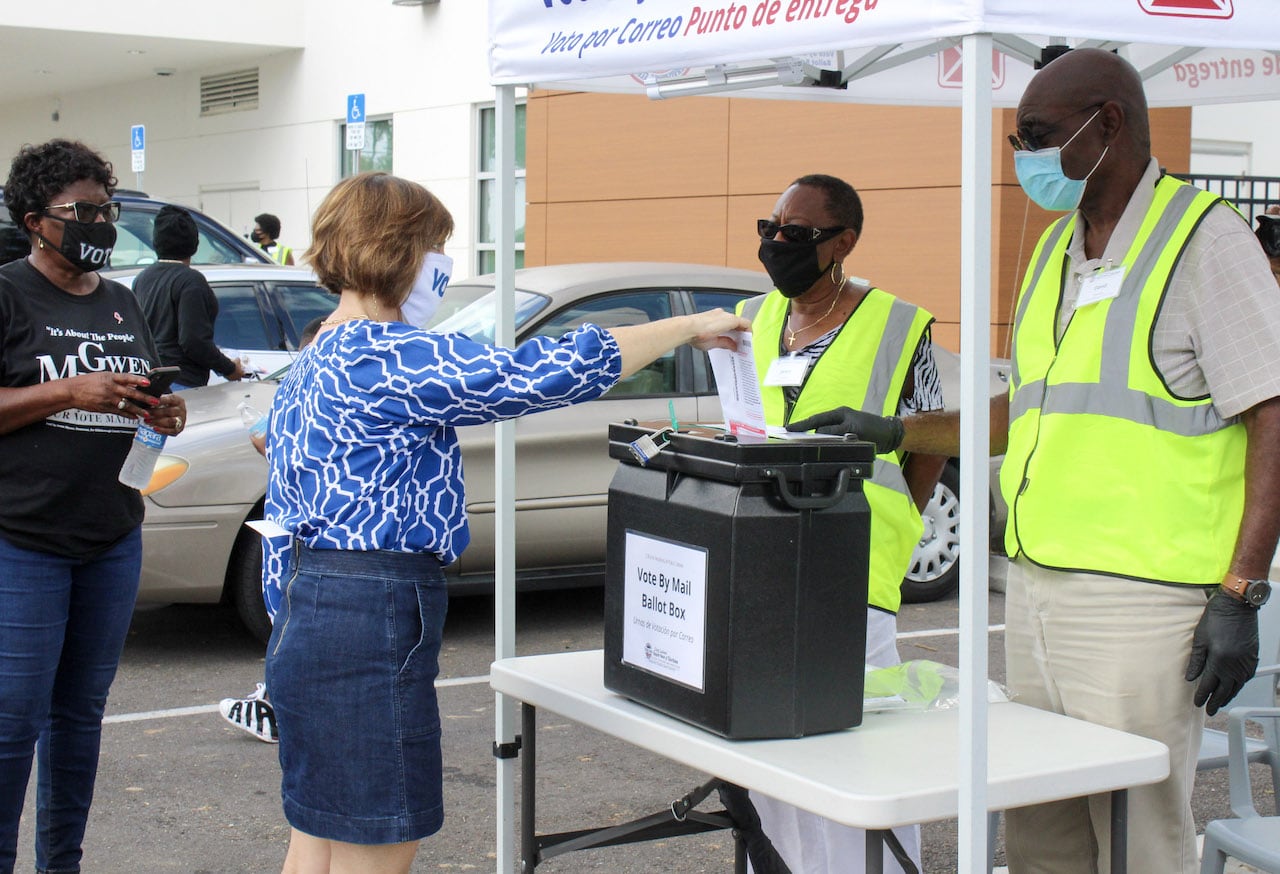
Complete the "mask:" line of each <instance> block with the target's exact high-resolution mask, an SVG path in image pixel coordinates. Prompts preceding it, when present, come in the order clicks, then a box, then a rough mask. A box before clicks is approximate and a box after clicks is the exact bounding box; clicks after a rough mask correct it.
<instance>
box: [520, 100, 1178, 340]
mask: <svg viewBox="0 0 1280 874" xmlns="http://www.w3.org/2000/svg"><path fill="white" fill-rule="evenodd" d="M1190 124H1191V112H1190V110H1189V109H1162V110H1156V111H1155V112H1153V114H1152V141H1153V151H1154V152H1155V154H1156V155H1157V156H1158V157H1159V158H1160V159H1161V162H1162V164H1163V166H1165V167H1166V168H1167V169H1168V170H1170V171H1171V172H1185V171H1186V170H1187V167H1188V162H1189V160H1190ZM960 125H961V115H960V110H959V109H951V108H915V107H891V106H854V105H834V104H829V103H821V104H819V103H804V102H800V101H773V100H758V99H751V98H717V97H691V98H684V99H677V100H667V101H649V100H648V99H647V98H644V97H638V96H637V97H631V96H617V95H601V94H581V93H566V92H552V91H538V92H535V93H533V94H531V95H530V99H529V110H528V127H527V137H528V140H527V143H528V146H527V152H528V157H527V167H528V182H527V185H528V189H527V191H528V194H527V197H528V218H527V227H526V248H525V263H526V264H527V265H530V266H532V265H536V264H558V263H565V262H572V261H592V260H620V259H652V260H666V261H693V262H698V263H707V264H725V265H730V266H734V267H746V268H750V269H760V266H759V262H758V261H757V260H756V248H757V246H758V243H759V239H758V237H756V235H755V219H757V218H760V217H765V216H768V215H769V214H770V213H771V212H772V211H773V206H774V204H775V202H776V201H777V198H778V195H779V194H781V192H782V190H783V189H784V188H786V186H787V185H788V184H789V183H790V182H791V181H792V180H793V179H795V178H796V177H798V176H801V175H803V174H805V173H830V174H832V175H835V176H839V177H841V178H843V179H845V180H847V181H849V182H850V183H852V184H853V185H854V186H855V187H856V188H857V189H858V191H859V194H860V195H861V197H862V200H863V208H864V211H865V214H866V223H865V225H864V227H863V234H862V238H861V240H860V241H859V244H858V247H857V248H856V249H855V250H854V253H853V256H852V258H851V259H850V260H849V261H848V262H847V263H846V267H847V268H848V269H849V271H850V272H851V273H853V274H856V275H859V276H864V277H867V278H869V279H871V280H872V281H873V282H875V283H876V284H877V285H880V286H881V287H883V288H885V289H886V290H888V291H891V292H893V293H895V294H897V295H899V296H901V297H904V298H907V299H909V300H911V301H913V302H915V303H918V304H920V305H922V306H924V307H925V308H927V309H929V310H930V311H931V312H932V313H933V314H934V315H935V316H936V317H937V320H938V322H937V325H936V327H935V329H934V336H935V339H936V340H937V341H938V342H940V343H941V344H942V345H944V346H947V347H949V348H952V349H956V348H957V347H958V343H959V322H960V172H961V167H960V148H961V140H960ZM992 125H993V127H992V134H993V139H994V154H993V161H994V173H993V216H992V229H991V241H992V342H993V347H992V348H993V350H994V351H995V352H996V353H997V354H1006V353H1005V342H1006V336H1007V331H1005V330H1004V329H1003V328H1002V327H1001V326H1002V325H1003V324H1005V323H1007V321H1008V319H1009V316H1010V313H1011V309H1012V305H1013V299H1014V297H1015V295H1016V291H1017V286H1018V283H1019V282H1020V280H1021V275H1022V274H1021V270H1022V267H1023V265H1025V263H1026V261H1027V260H1028V258H1029V257H1030V254H1031V249H1032V247H1033V246H1034V245H1035V242H1036V240H1037V239H1038V237H1039V235H1040V232H1041V231H1042V230H1043V229H1044V227H1045V226H1046V225H1047V224H1048V223H1049V221H1051V220H1052V219H1053V218H1054V216H1053V215H1052V214H1049V213H1045V212H1044V211H1042V210H1040V209H1039V208H1038V207H1036V206H1034V205H1030V204H1029V201H1028V200H1027V198H1026V197H1025V196H1024V195H1023V194H1022V191H1021V189H1020V188H1019V187H1018V183H1017V179H1016V177H1015V176H1014V172H1013V158H1012V151H1011V150H1010V148H1009V146H1008V144H1007V142H1006V141H1005V135H1006V134H1007V133H1008V132H1010V131H1012V130H1013V129H1014V127H1015V124H1014V111H1013V110H996V111H995V112H993V117H992Z"/></svg>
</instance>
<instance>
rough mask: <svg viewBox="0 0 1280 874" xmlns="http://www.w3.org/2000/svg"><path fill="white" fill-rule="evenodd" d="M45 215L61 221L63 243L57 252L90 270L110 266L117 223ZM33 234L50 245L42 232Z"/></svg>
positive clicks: (51, 244)
mask: <svg viewBox="0 0 1280 874" xmlns="http://www.w3.org/2000/svg"><path fill="white" fill-rule="evenodd" d="M45 217H46V218H51V219H54V220H55V221H60V222H62V245H61V246H58V247H57V251H58V254H59V255H61V256H62V257H63V258H65V259H67V263H69V264H70V265H71V266H72V267H76V268H79V269H80V270H82V271H84V272H85V273H91V272H93V271H94V270H101V269H102V268H104V267H110V266H111V250H112V249H113V248H115V245H116V226H115V225H113V224H112V223H111V222H77V221H71V220H69V219H60V218H57V217H56V216H45ZM36 236H37V237H39V238H40V239H41V240H44V242H45V243H47V244H48V245H49V246H51V247H52V246H53V243H51V242H49V238H48V237H46V236H45V235H44V234H41V233H39V232H37V233H36Z"/></svg>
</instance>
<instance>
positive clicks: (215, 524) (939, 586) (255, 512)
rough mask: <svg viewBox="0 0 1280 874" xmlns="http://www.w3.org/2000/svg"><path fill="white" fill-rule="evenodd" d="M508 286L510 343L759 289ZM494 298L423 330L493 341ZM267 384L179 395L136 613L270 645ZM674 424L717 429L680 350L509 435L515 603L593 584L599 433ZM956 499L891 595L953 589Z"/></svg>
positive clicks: (559, 279) (479, 445)
mask: <svg viewBox="0 0 1280 874" xmlns="http://www.w3.org/2000/svg"><path fill="white" fill-rule="evenodd" d="M239 269H241V270H246V269H248V268H239ZM264 273H265V274H266V278H267V279H272V278H274V277H276V276H279V275H281V274H278V273H277V272H275V271H274V269H273V268H270V267H267V268H264ZM211 278H212V277H211ZM238 278H239V279H244V277H238ZM291 281H294V278H293V277H291ZM515 285H516V293H515V312H516V333H517V339H524V338H526V337H530V336H533V335H538V334H543V335H550V336H560V335H561V334H563V333H564V332H565V331H568V330H571V329H573V328H574V327H576V326H578V325H580V324H582V323H584V322H592V323H594V324H598V325H602V326H604V327H616V326H622V325H629V324H636V323H639V322H644V321H649V320H652V319H658V318H665V317H667V316H673V315H680V314H683V313H689V312H694V311H699V310H705V309H710V308H714V307H723V308H725V309H732V308H733V307H734V306H735V305H736V304H737V303H738V301H739V300H741V299H742V298H744V297H747V296H750V295H754V294H759V293H762V292H765V291H768V290H769V289H770V288H771V287H772V286H771V283H770V281H769V279H768V278H767V277H766V276H765V275H764V274H763V273H757V272H752V271H746V270H735V269H731V268H725V267H708V266H703V265H695V264H666V263H602V264H570V265H560V266H551V267H535V268H529V269H525V270H520V271H517V272H516V278H515ZM216 290H217V284H215V291H216ZM492 294H493V277H492V276H481V277H477V278H475V279H469V280H461V281H458V282H457V283H454V284H451V285H450V286H449V290H448V293H447V294H446V295H445V301H444V306H443V307H442V312H440V313H438V314H437V316H436V322H435V325H434V327H437V328H439V329H442V330H445V329H447V330H457V331H462V332H463V333H466V334H468V335H470V336H471V337H473V338H475V339H477V340H483V341H492V340H493V333H494V330H493V312H494V307H493V298H492ZM299 327H300V326H299ZM948 354H949V353H944V355H943V356H941V357H940V366H941V367H942V368H943V371H944V378H946V379H952V380H953V379H954V376H953V375H948V374H947V371H948V370H950V371H957V368H956V367H954V356H950V357H946V355H948ZM277 384H278V383H277V381H276V380H275V379H273V378H267V379H263V380H259V381H256V382H242V383H223V384H220V385H211V386H208V387H206V388H200V389H193V390H191V391H188V392H187V393H186V394H185V398H186V401H187V409H188V420H189V422H190V424H189V425H188V427H187V429H186V431H184V433H183V434H182V435H180V436H179V437H175V438H171V439H170V440H169V441H168V443H167V445H166V447H165V451H164V455H163V457H162V459H161V461H160V463H159V465H158V466H157V469H156V474H155V478H154V479H153V483H152V489H151V490H150V491H149V493H148V494H147V496H146V505H147V514H146V519H145V521H144V523H143V542H144V561H143V575H142V591H141V595H140V600H141V601H149V602H216V601H219V600H226V601H229V602H231V603H233V604H235V606H236V608H237V610H238V612H239V615H240V616H241V618H242V619H243V621H244V622H245V624H246V625H247V626H248V627H249V629H250V630H251V631H252V632H253V633H254V634H256V635H257V636H258V637H260V638H263V639H265V638H266V636H267V635H268V633H269V631H270V626H269V624H268V621H267V617H266V614H265V611H264V609H263V606H262V597H261V551H260V546H259V540H258V536H257V535H256V534H255V533H254V532H253V531H251V530H250V529H248V528H246V527H245V526H244V523H245V522H246V521H249V520H252V519H256V518H261V515H262V506H263V496H264V494H265V492H266V465H265V462H264V461H263V460H262V458H261V457H260V456H259V455H258V454H257V453H256V452H255V451H254V450H253V448H252V446H251V445H250V443H249V440H248V438H247V435H246V431H245V428H244V425H243V424H242V422H241V418H240V413H239V409H238V407H239V405H240V404H241V402H247V403H248V404H249V405H250V406H252V407H254V408H256V409H257V410H261V411H266V410H267V409H268V408H269V407H270V404H271V396H272V394H273V393H274V392H275V388H276V385H277ZM672 412H674V415H675V416H676V418H677V419H678V420H679V421H681V422H690V423H692V422H699V421H704V422H705V421H718V420H719V419H720V405H719V400H718V398H717V397H716V393H715V387H714V383H713V380H712V375H711V367H710V364H709V362H708V360H707V356H706V355H705V353H703V352H700V351H698V350H696V349H693V348H691V347H687V346H686V347H681V348H679V349H676V350H675V351H673V352H670V353H668V354H667V355H666V356H664V357H662V358H660V359H658V360H657V361H655V362H653V363H652V364H651V365H649V366H648V367H646V368H644V369H642V370H641V371H640V372H638V373H636V374H634V375H632V376H630V377H628V378H627V379H625V380H622V381H621V382H619V383H618V384H617V385H616V386H614V387H613V388H612V389H611V390H610V391H609V392H608V393H607V394H606V395H604V396H603V397H601V398H599V399H597V400H595V401H591V402H589V403H586V404H581V405H578V406H573V407H567V408H564V409H560V410H552V411H548V412H543V413H537V414H535V415H531V416H526V417H524V418H521V419H518V420H516V423H515V431H516V481H515V502H516V503H515V507H516V537H517V548H516V562H517V584H518V586H519V587H520V588H521V589H523V590H530V589H537V588H552V587H557V588H559V587H569V586H575V585H595V584H599V583H600V582H601V580H602V574H603V565H604V554H605V547H604V544H605V523H606V502H607V495H608V487H609V481H610V480H611V479H612V476H613V472H614V469H615V467H616V462H614V461H612V460H611V459H610V458H609V455H608V449H607V447H608V436H607V430H608V427H607V426H608V423H609V422H617V421H623V420H626V419H636V420H641V421H643V420H667V419H669V417H670V416H671V414H672ZM458 435H459V440H460V444H461V448H462V457H463V467H464V470H465V476H466V488H467V515H468V519H469V523H470V528H471V545H470V547H469V548H468V549H467V550H466V552H465V553H464V554H463V556H462V558H461V559H460V560H459V561H458V562H456V563H455V564H454V565H452V566H451V567H450V568H449V569H448V571H447V572H448V574H449V584H450V590H451V591H453V592H455V593H466V592H487V591H491V590H492V587H493V582H494V465H493V447H494V429H493V426H471V427H465V428H460V429H458ZM958 490H959V486H958V482H957V481H954V480H948V478H947V475H946V474H944V480H943V483H942V484H940V486H939V491H938V492H937V493H936V494H935V497H934V504H931V509H935V510H936V512H937V516H938V519H937V522H936V523H931V522H930V521H926V537H925V540H924V541H922V546H921V549H922V550H923V552H922V553H921V555H922V556H923V557H922V558H919V559H918V562H917V567H916V568H915V569H914V570H915V571H918V575H919V579H914V580H913V579H908V580H907V581H906V583H905V584H904V593H905V594H906V596H907V597H909V598H912V599H915V600H928V599H932V598H937V597H942V596H945V595H948V594H950V593H951V592H953V591H954V589H955V581H954V579H953V577H954V576H955V574H956V557H955V555H956V553H955V546H956V545H957V544H958V538H957V536H956V533H955V531H956V528H957V527H958V517H957V515H956V513H955V496H956V494H957V493H958ZM912 587H914V588H912Z"/></svg>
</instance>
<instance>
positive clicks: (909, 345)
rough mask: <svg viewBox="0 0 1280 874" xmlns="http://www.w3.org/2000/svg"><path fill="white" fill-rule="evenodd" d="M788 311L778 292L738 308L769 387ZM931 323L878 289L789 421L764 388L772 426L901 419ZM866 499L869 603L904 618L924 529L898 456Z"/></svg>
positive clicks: (888, 460)
mask: <svg viewBox="0 0 1280 874" xmlns="http://www.w3.org/2000/svg"><path fill="white" fill-rule="evenodd" d="M788 303H789V302H788V300H787V299H786V298H785V297H783V296H782V295H781V294H779V293H777V292H771V293H769V294H767V295H763V296H761V297H756V298H750V299H748V300H746V301H744V302H743V303H742V304H741V305H740V306H739V307H738V312H739V313H740V314H742V315H743V316H745V317H747V318H750V319H751V320H752V322H751V331H752V348H753V350H754V353H755V358H756V371H757V372H758V373H759V374H760V375H761V378H762V379H763V377H764V374H766V373H768V372H769V365H770V364H771V363H772V362H773V361H774V359H776V358H777V357H778V350H779V349H780V348H781V343H782V331H783V328H784V326H785V325H786V320H787V307H788ZM932 322H933V316H931V315H930V314H929V313H928V312H926V311H925V310H923V309H920V308H919V307H916V306H913V305H911V304H909V303H906V302H904V301H901V300H898V299H897V298H895V297H894V296H893V295H891V294H889V293H887V292H884V291H881V290H880V289H878V288H872V289H869V290H868V291H867V294H866V297H865V298H863V300H862V301H861V302H860V303H859V304H858V307H857V309H855V310H854V312H853V315H852V316H850V317H849V320H848V322H846V324H845V325H844V326H843V327H842V328H841V329H840V332H839V333H838V334H837V335H836V338H835V339H834V340H833V341H832V342H831V345H830V346H828V347H827V349H826V351H824V352H823V353H822V355H821V356H820V357H819V358H818V360H817V361H816V362H814V363H813V364H812V365H811V366H810V367H809V371H808V373H807V375H806V377H805V381H804V384H803V386H802V387H801V389H800V396H799V398H798V399H797V401H796V405H795V407H793V408H792V410H791V411H790V414H789V415H788V412H787V409H786V399H785V398H784V396H783V393H782V389H781V388H780V387H778V386H766V385H762V386H760V395H761V400H762V401H763V402H764V417H765V421H766V422H767V423H768V424H770V425H783V424H786V422H787V421H793V420H797V419H803V418H805V417H806V416H811V415H813V414H815V413H821V412H825V411H827V410H830V409H834V408H836V407H841V406H845V407H853V408H855V409H860V410H868V411H870V412H874V413H877V414H879V415H882V416H890V415H893V414H895V413H896V412H897V410H898V401H899V399H900V398H901V396H902V387H903V386H904V385H905V384H906V379H907V375H908V374H909V373H910V370H911V361H912V359H913V358H914V357H915V351H916V348H917V347H918V346H919V345H920V338H921V337H923V336H924V332H925V330H926V329H927V328H928V327H929V325H930V324H931V323H932ZM863 492H864V494H865V495H866V498H867V503H868V505H870V507H871V519H872V522H871V555H870V556H869V561H868V564H869V573H868V598H867V600H868V603H870V604H872V605H874V606H876V607H879V608H881V609H883V610H889V611H891V612H897V610H898V607H899V606H900V605H901V603H902V578H903V576H904V575H905V574H906V572H907V570H908V569H909V567H910V564H911V554H912V552H913V551H914V550H915V546H916V544H917V543H919V541H920V535H921V533H922V532H923V528H924V526H923V523H922V522H921V521H920V513H919V511H918V510H917V509H916V506H915V502H914V501H913V500H912V498H911V492H910V491H909V490H908V488H907V483H906V480H905V479H904V478H903V475H902V465H901V460H900V459H899V457H898V455H897V453H893V452H889V453H885V454H883V455H879V456H877V457H876V461H875V464H874V465H873V466H872V475H871V478H870V479H869V480H867V481H865V482H864V483H863Z"/></svg>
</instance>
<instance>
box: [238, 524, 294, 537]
mask: <svg viewBox="0 0 1280 874" xmlns="http://www.w3.org/2000/svg"><path fill="white" fill-rule="evenodd" d="M244 524H245V525H247V526H248V527H249V528H252V529H253V530H254V531H256V532H258V533H259V534H260V535H262V536H263V537H265V538H267V539H268V540H271V539H272V538H274V537H285V536H290V535H289V531H288V529H286V528H283V527H281V526H280V525H278V524H276V523H275V522H272V521H271V520H270V519H250V520H249V521H248V522H245V523H244Z"/></svg>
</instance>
